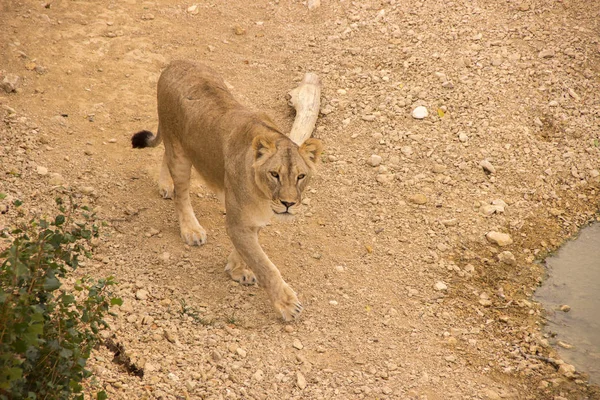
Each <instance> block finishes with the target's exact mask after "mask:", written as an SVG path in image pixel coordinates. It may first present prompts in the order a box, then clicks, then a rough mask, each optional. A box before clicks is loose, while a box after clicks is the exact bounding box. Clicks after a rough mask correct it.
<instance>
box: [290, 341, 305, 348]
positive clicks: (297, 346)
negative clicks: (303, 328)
mask: <svg viewBox="0 0 600 400" xmlns="http://www.w3.org/2000/svg"><path fill="white" fill-rule="evenodd" d="M292 347H294V348H295V349H298V350H302V349H303V348H304V346H303V345H302V342H301V341H300V339H294V342H293V343H292Z"/></svg>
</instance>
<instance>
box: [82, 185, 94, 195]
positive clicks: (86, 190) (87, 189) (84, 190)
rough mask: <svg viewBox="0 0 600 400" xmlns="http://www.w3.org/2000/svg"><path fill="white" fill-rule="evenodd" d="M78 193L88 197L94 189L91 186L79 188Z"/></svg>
mask: <svg viewBox="0 0 600 400" xmlns="http://www.w3.org/2000/svg"><path fill="white" fill-rule="evenodd" d="M79 191H80V192H81V193H82V194H85V195H90V194H92V193H94V188H93V187H92V186H83V187H81V188H79Z"/></svg>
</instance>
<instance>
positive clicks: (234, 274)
mask: <svg viewBox="0 0 600 400" xmlns="http://www.w3.org/2000/svg"><path fill="white" fill-rule="evenodd" d="M225 272H227V273H228V274H229V276H230V277H231V279H233V280H234V281H236V282H239V283H240V284H242V285H254V284H255V283H256V276H255V275H254V272H252V271H251V270H250V269H249V268H248V267H246V265H245V264H244V261H243V260H242V257H241V256H240V253H238V252H237V250H236V249H233V251H232V252H231V254H230V255H229V258H228V259H227V265H226V266H225Z"/></svg>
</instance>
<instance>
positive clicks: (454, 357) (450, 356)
mask: <svg viewBox="0 0 600 400" xmlns="http://www.w3.org/2000/svg"><path fill="white" fill-rule="evenodd" d="M444 360H446V361H448V362H452V363H453V362H456V356H455V355H454V354H450V355H449V356H446V357H444Z"/></svg>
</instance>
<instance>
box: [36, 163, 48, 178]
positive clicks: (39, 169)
mask: <svg viewBox="0 0 600 400" xmlns="http://www.w3.org/2000/svg"><path fill="white" fill-rule="evenodd" d="M37 173H38V174H39V175H42V176H45V175H48V168H46V167H42V166H41V165H39V166H38V167H37Z"/></svg>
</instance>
